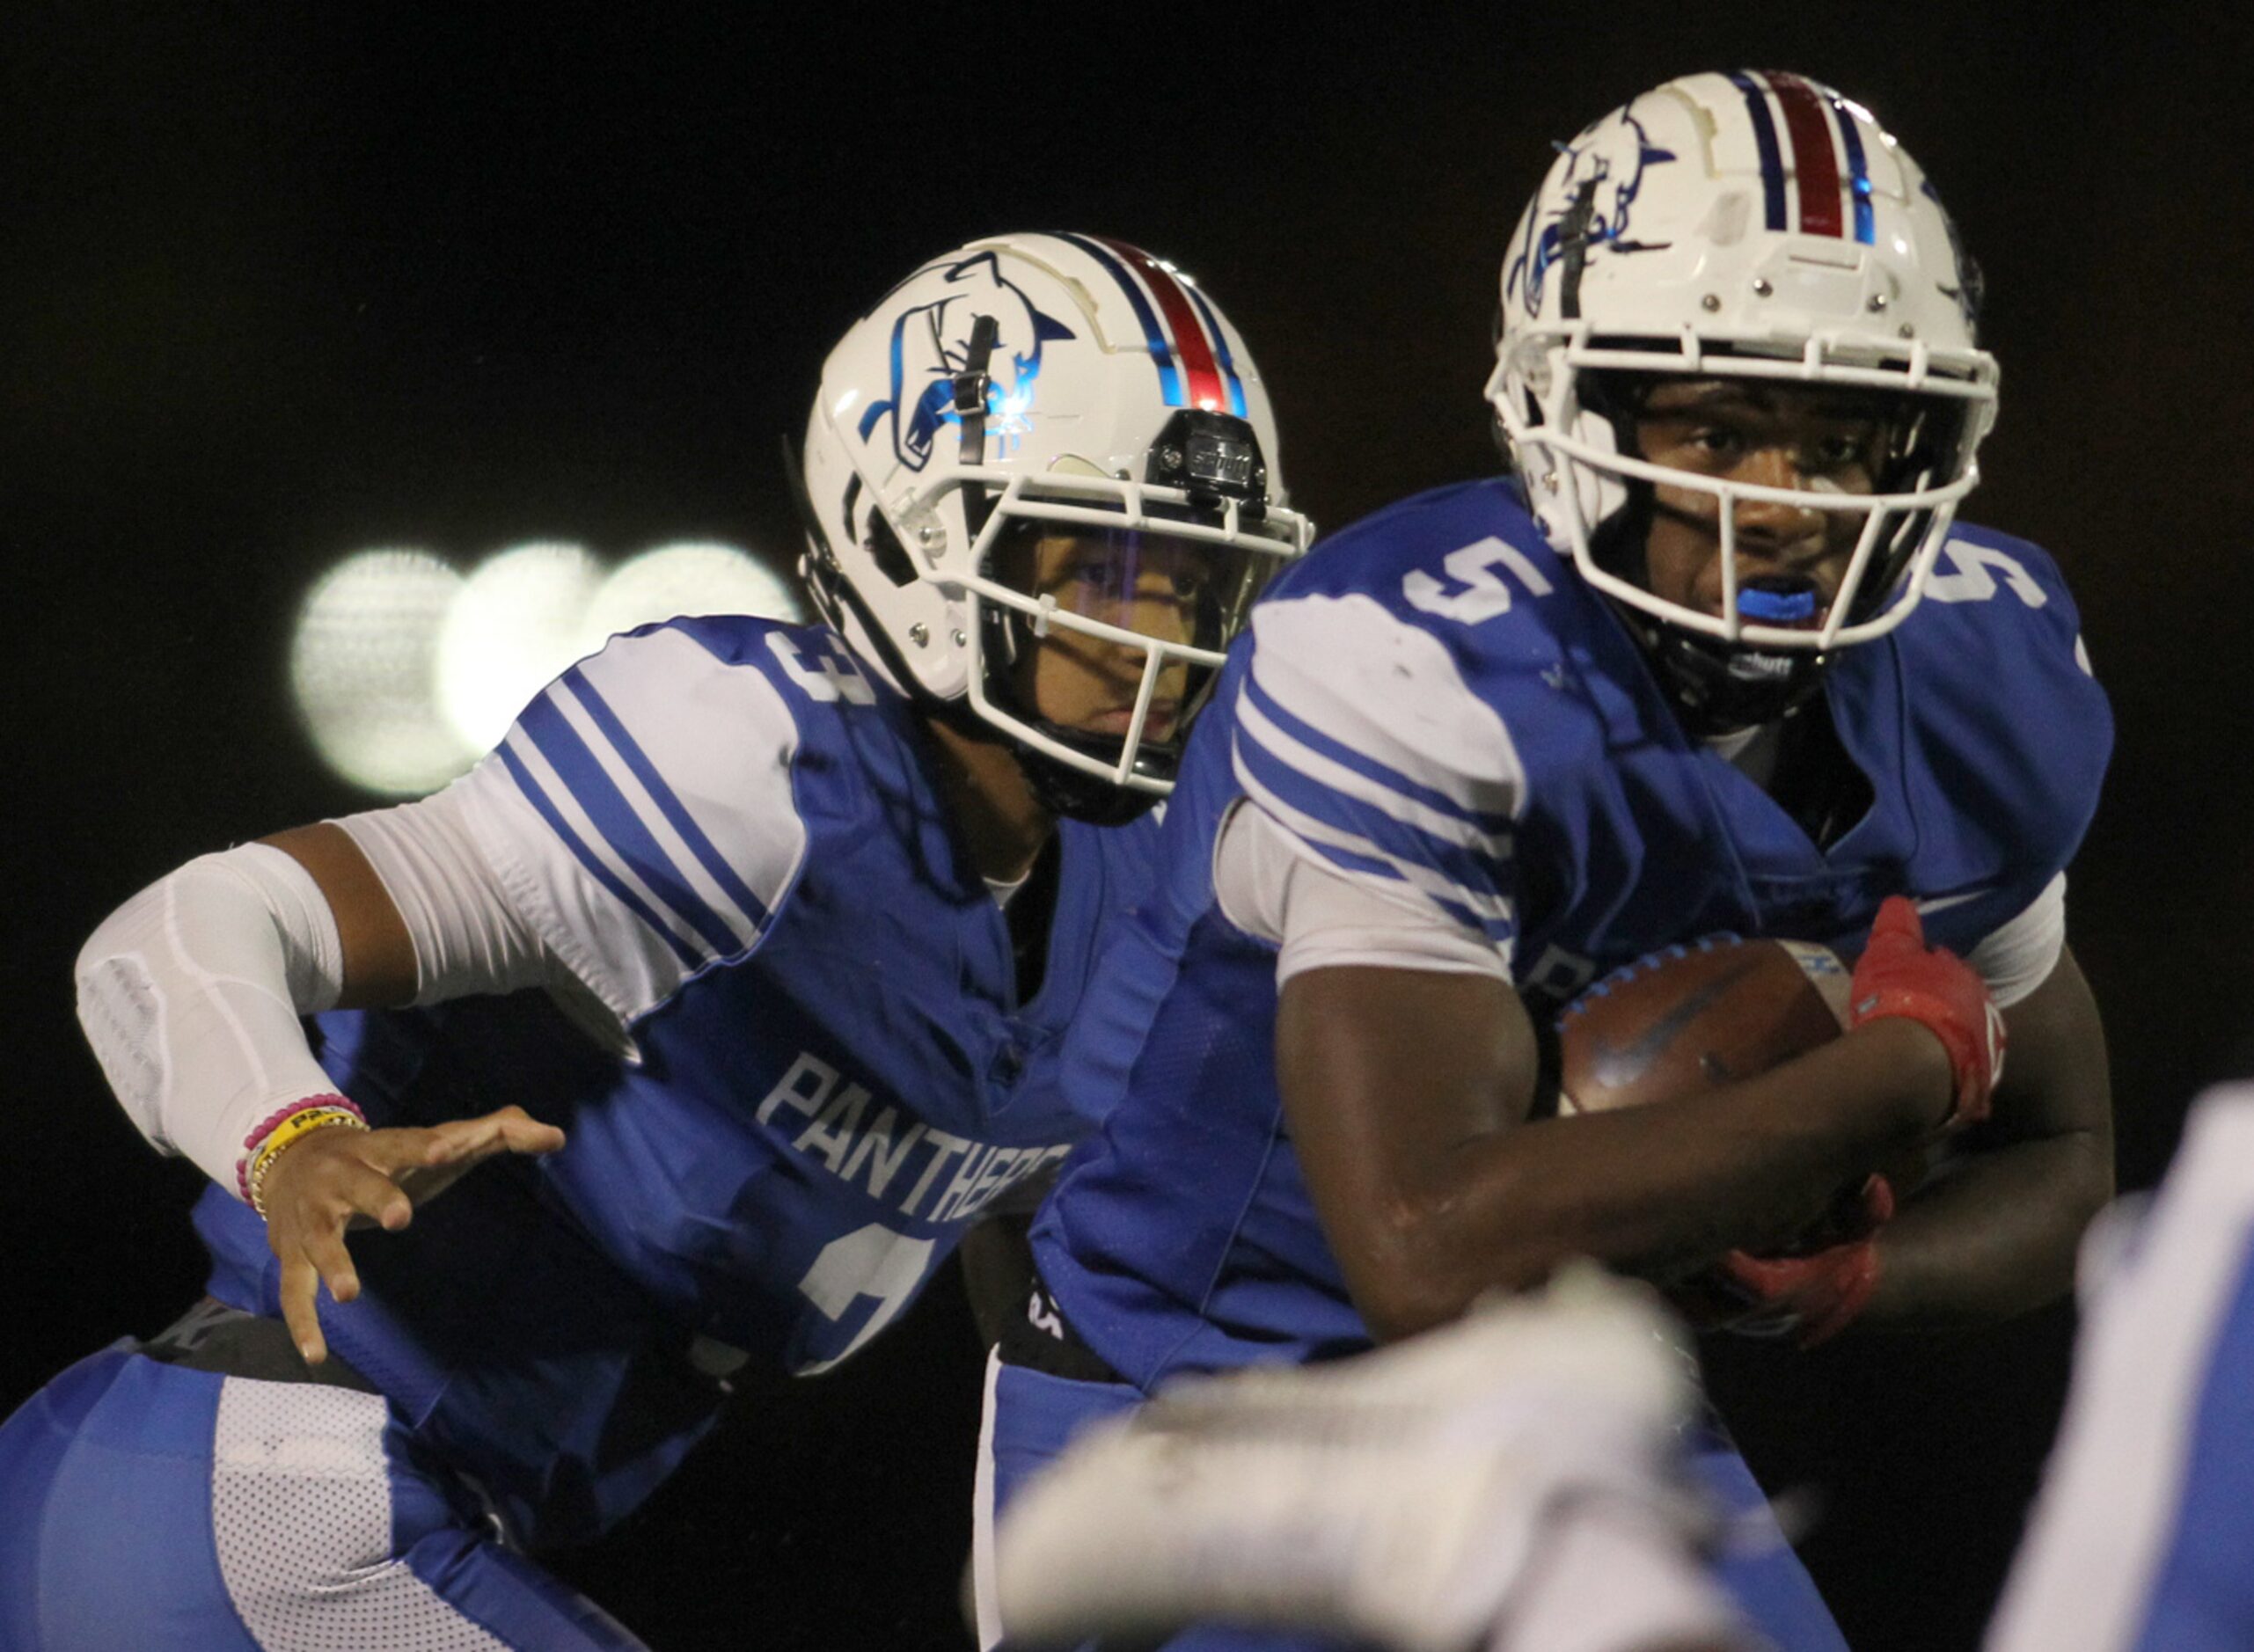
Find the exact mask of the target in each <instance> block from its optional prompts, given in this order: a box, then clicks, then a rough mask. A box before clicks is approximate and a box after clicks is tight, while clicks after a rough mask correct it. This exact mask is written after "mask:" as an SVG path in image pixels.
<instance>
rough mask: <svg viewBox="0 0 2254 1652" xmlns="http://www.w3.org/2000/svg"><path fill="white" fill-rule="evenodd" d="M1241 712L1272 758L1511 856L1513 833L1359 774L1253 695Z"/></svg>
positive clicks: (1449, 838)
mask: <svg viewBox="0 0 2254 1652" xmlns="http://www.w3.org/2000/svg"><path fill="white" fill-rule="evenodd" d="M1236 712H1237V727H1239V728H1240V729H1242V730H1243V731H1244V732H1245V733H1246V734H1248V735H1250V736H1251V737H1252V738H1253V739H1254V740H1255V741H1257V742H1259V743H1260V745H1261V746H1262V748H1263V749H1266V750H1267V751H1268V752H1269V753H1270V755H1271V756H1273V757H1276V758H1277V759H1278V760H1279V761H1281V762H1283V763H1284V764H1287V765H1289V766H1290V767H1292V768H1294V769H1296V770H1298V771H1299V772H1300V773H1301V774H1304V775H1306V777H1307V778H1309V779H1310V780H1313V781H1314V782H1315V783H1316V784H1317V785H1319V786H1325V787H1327V788H1328V789H1329V790H1331V791H1333V792H1338V793H1343V794H1344V795H1346V796H1348V797H1350V798H1355V799H1358V800H1360V801H1362V802H1365V803H1367V804H1369V805H1370V806H1371V807H1372V808H1379V809H1382V810H1383V811H1384V812H1385V813H1387V814H1388V815H1392V816H1393V817H1394V819H1395V820H1397V821H1400V822H1402V823H1403V824H1404V825H1409V826H1414V827H1415V828H1416V830H1419V831H1423V832H1429V833H1431V835H1432V836H1433V837H1438V838H1439V839H1440V840H1441V841H1442V842H1444V843H1452V844H1457V845H1458V846H1459V847H1460V848H1464V849H1468V850H1470V851H1472V852H1474V853H1475V854H1482V855H1486V856H1488V857H1489V858H1490V859H1496V860H1507V859H1510V857H1511V840H1510V839H1509V838H1508V837H1501V836H1498V835H1497V834H1495V833H1491V832H1483V831H1482V830H1479V828H1478V827H1476V826H1475V825H1473V824H1472V823H1471V822H1468V821H1466V820H1463V819H1461V818H1460V817H1459V816H1454V815H1443V814H1442V813H1440V811H1439V810H1438V809H1435V808H1427V807H1426V806H1425V805H1424V804H1422V803H1419V802H1416V800H1413V799H1411V798H1408V797H1405V796H1403V795H1402V794H1401V793H1399V792H1396V791H1394V790H1392V789H1391V788H1390V787H1388V786H1384V785H1383V784H1381V783H1380V782H1379V781H1377V780H1374V779H1372V778H1369V777H1368V776H1366V775H1362V774H1358V773H1356V772H1355V771H1353V770H1351V769H1350V768H1348V767H1347V766H1346V765H1345V764H1342V763H1338V762H1335V761H1334V760H1332V759H1331V758H1329V757H1324V756H1323V755H1322V754H1321V752H1319V751H1317V750H1315V749H1314V748H1313V747H1312V746H1309V745H1307V744H1306V743H1305V742H1301V741H1299V740H1297V739H1295V738H1293V737H1292V735H1289V734H1287V733H1285V732H1284V730H1283V729H1282V728H1279V727H1277V725H1276V724H1275V722H1274V721H1272V720H1270V718H1269V716H1268V714H1267V713H1265V712H1263V711H1262V710H1261V709H1260V706H1259V704H1258V703H1257V702H1256V701H1255V699H1254V698H1253V697H1252V696H1251V695H1249V694H1243V695H1240V696H1238V698H1237V705H1236Z"/></svg>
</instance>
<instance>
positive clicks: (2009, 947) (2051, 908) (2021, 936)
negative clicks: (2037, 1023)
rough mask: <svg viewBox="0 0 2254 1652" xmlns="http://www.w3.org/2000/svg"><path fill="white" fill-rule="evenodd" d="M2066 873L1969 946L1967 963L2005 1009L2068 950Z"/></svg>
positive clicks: (2047, 973)
mask: <svg viewBox="0 0 2254 1652" xmlns="http://www.w3.org/2000/svg"><path fill="white" fill-rule="evenodd" d="M2066 891H2067V879H2066V874H2065V873H2063V872H2061V873H2060V874H2058V876H2056V877H2054V878H2053V879H2052V880H2051V881H2049V882H2048V883H2046V884H2045V885H2044V886H2043V892H2042V893H2041V894H2040V895H2037V896H2036V897H2035V898H2034V899H2033V900H2032V901H2031V902H2030V903H2028V906H2027V910H2025V911H2023V912H2022V913H2020V915H2019V916H2018V917H2015V918H2013V919H2012V920H2011V921H2010V922H2009V923H2008V924H2006V925H2003V927H2002V928H2001V929H1996V930H1991V931H1990V932H1988V936H1987V939H1985V940H1983V941H1982V942H1980V945H1979V946H1977V947H1973V948H1972V954H1971V955H1970V956H1968V957H1967V958H1966V959H1965V962H1966V963H1968V964H1970V965H1972V968H1973V969H1977V970H1979V971H1980V978H1981V979H1982V980H1983V981H1986V982H1987V983H1988V996H1989V997H1990V998H1994V1000H1995V1006H1996V1008H1998V1009H1999V1010H2008V1009H2009V1008H2010V1007H2011V1006H2012V1005H2015V1004H2016V1003H2018V1002H2019V1000H2020V999H2022V998H2025V997H2026V996H2027V995H2028V994H2029V993H2031V992H2032V991H2033V990H2035V989H2036V988H2037V987H2039V986H2041V985H2042V984H2043V983H2044V982H2045V981H2047V980H2049V979H2050V978H2051V971H2052V970H2053V969H2057V968H2058V963H2059V954H2060V953H2062V952H2064V951H2065V950H2066Z"/></svg>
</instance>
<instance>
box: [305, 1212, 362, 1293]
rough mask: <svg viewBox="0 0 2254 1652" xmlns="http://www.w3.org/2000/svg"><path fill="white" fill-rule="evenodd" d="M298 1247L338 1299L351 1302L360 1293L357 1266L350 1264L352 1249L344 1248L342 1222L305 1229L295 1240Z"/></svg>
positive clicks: (322, 1281)
mask: <svg viewBox="0 0 2254 1652" xmlns="http://www.w3.org/2000/svg"><path fill="white" fill-rule="evenodd" d="M298 1249H299V1252H300V1254H302V1255H303V1256H304V1258H305V1260H306V1261H308V1262H310V1263H311V1264H312V1266H313V1268H314V1271H315V1272H317V1273H318V1275H319V1276H320V1280H321V1283H323V1284H325V1285H326V1286H327V1287H328V1288H329V1295H330V1296H332V1297H334V1298H335V1299H336V1300H337V1301H339V1302H350V1301H351V1300H352V1299H353V1298H354V1297H357V1296H358V1295H359V1294H360V1270H359V1269H358V1268H355V1267H354V1266H353V1265H352V1253H351V1252H350V1251H348V1250H347V1249H346V1248H345V1243H344V1228H343V1224H337V1225H336V1226H334V1227H328V1226H322V1227H318V1228H312V1229H309V1230H307V1232H305V1234H304V1237H302V1238H301V1239H299V1240H298Z"/></svg>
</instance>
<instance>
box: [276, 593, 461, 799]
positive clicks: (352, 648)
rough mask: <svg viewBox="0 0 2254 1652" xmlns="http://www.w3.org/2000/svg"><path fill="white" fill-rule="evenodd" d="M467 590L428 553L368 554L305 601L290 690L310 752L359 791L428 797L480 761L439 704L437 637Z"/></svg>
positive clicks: (293, 652)
mask: <svg viewBox="0 0 2254 1652" xmlns="http://www.w3.org/2000/svg"><path fill="white" fill-rule="evenodd" d="M462 586H463V580H462V576H461V575H460V574H457V573H456V572H455V571H454V570H453V569H452V568H450V567H448V566H447V565H446V564H445V563H444V562H443V561H441V560H440V559H438V558H436V557H435V556H432V555H430V554H428V552H421V551H404V550H384V551H363V552H360V553H359V554H358V555H356V556H352V557H348V558H346V559H345V560H344V561H342V562H340V563H339V564H338V565H337V566H336V567H333V568H332V569H330V570H329V572H328V573H326V574H324V575H322V576H321V578H320V579H319V580H318V581H317V582H316V583H315V584H314V586H313V588H312V589H311V591H310V592H308V593H307V594H306V597H305V601H304V603H303V605H302V606H301V607H300V608H299V609H298V611H297V624H296V630H295V632H293V633H292V636H291V639H290V647H289V686H290V692H291V694H292V695H293V696H294V697H295V698H296V704H297V710H298V713H299V715H301V716H302V717H303V718H304V720H305V728H306V732H307V734H308V735H310V736H311V739H312V742H313V749H315V750H316V751H317V752H318V753H319V754H320V757H321V760H322V761H323V762H325V763H326V764H328V765H329V767H330V768H332V769H333V770H334V771H336V772H337V773H338V774H340V775H341V776H342V777H343V778H345V779H347V780H348V781H350V782H351V783H352V784H354V785H355V786H364V787H365V788H367V789H368V790H369V791H371V792H377V793H383V794H384V795H385V796H390V797H415V796H421V794H422V793H426V792H430V791H434V790H435V789H436V788H437V787H439V786H443V785H444V784H445V783H446V782H447V781H449V780H450V779H452V778H454V777H455V776H456V775H457V774H459V773H461V772H462V771H464V770H465V769H466V768H468V767H469V765H470V764H471V763H472V761H473V760H474V759H475V757H476V756H477V752H476V750H475V749H472V747H471V746H470V745H469V744H468V743H467V742H465V741H464V740H463V739H462V738H461V736H460V735H457V734H456V733H455V731H454V729H453V727H452V726H451V725H450V723H449V722H448V721H447V720H446V719H445V718H444V717H443V716H442V715H441V714H440V712H439V709H438V703H437V655H438V637H439V630H440V627H441V625H443V623H444V621H445V618H446V615H447V611H448V610H449V608H450V606H451V604H452V603H453V602H454V599H455V597H456V596H457V595H458V594H459V592H460V591H461V589H462Z"/></svg>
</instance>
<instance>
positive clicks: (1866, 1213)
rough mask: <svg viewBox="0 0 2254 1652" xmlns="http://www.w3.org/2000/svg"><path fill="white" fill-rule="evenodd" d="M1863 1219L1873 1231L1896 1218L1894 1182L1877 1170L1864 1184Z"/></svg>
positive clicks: (1870, 1230)
mask: <svg viewBox="0 0 2254 1652" xmlns="http://www.w3.org/2000/svg"><path fill="white" fill-rule="evenodd" d="M1862 1219H1863V1221H1864V1222H1866V1223H1868V1224H1870V1225H1869V1232H1877V1230H1878V1229H1880V1228H1882V1227H1884V1226H1885V1225H1886V1224H1887V1223H1889V1222H1891V1221H1892V1220H1893V1219H1894V1184H1893V1183H1892V1182H1891V1181H1888V1180H1887V1179H1886V1178H1885V1176H1884V1174H1882V1173H1879V1172H1877V1171H1873V1172H1872V1173H1871V1174H1870V1180H1869V1181H1865V1182H1864V1183H1863V1184H1862Z"/></svg>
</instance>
